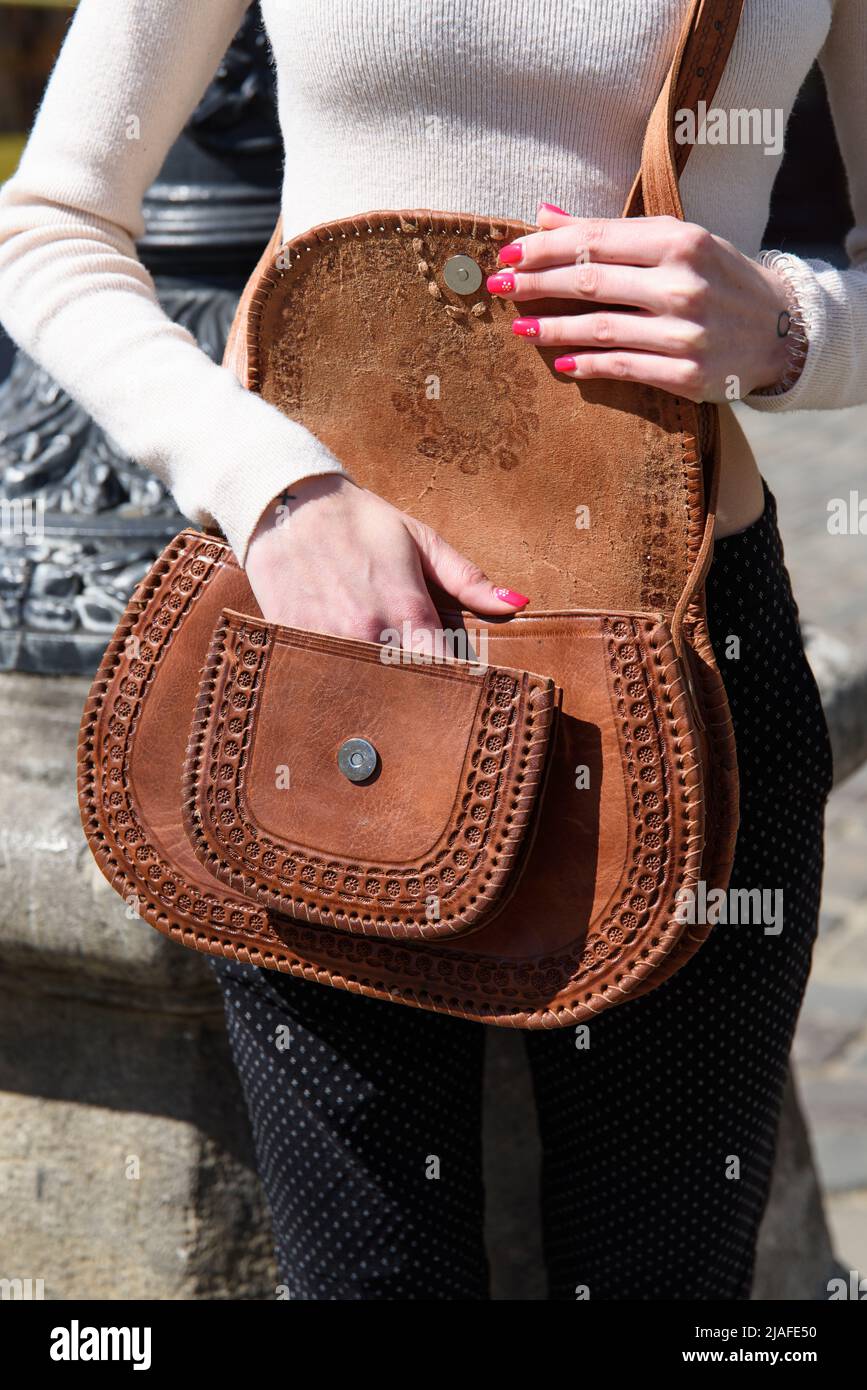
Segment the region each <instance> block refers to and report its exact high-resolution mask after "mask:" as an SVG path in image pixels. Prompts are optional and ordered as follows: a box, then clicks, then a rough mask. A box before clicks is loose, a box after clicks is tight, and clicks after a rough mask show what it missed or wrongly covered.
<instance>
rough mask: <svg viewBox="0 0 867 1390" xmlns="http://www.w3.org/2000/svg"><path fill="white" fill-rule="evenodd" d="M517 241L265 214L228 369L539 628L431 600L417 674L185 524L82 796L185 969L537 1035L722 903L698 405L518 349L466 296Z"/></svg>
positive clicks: (673, 80)
mask: <svg viewBox="0 0 867 1390" xmlns="http://www.w3.org/2000/svg"><path fill="white" fill-rule="evenodd" d="M739 11H740V4H739V3H732V0H720V3H709V2H708V0H698V3H694V4H693V5H692V6H691V9H690V13H689V16H688V20H687V23H686V25H685V27H684V30H683V33H682V36H681V39H680V42H679V44H678V48H677V53H676V56H675V58H674V61H673V63H672V66H671V70H670V72H669V74H668V77H667V79H666V83H665V86H664V88H663V90H662V92H661V94H660V97H659V99H658V101H657V103H656V105H655V107H654V110H653V113H652V115H651V119H650V123H649V126H648V131H647V136H646V139H645V143H644V150H643V157H642V163H641V170H640V173H639V175H638V177H637V179H636V182H635V185H634V187H633V190H632V192H631V194H630V198H629V201H628V204H627V207H626V210H625V211H626V215H630V216H632V215H638V214H641V213H642V212H643V213H645V214H648V215H649V214H661V213H669V214H673V215H675V216H678V217H682V215H683V214H682V209H681V204H680V198H679V194H678V183H677V177H678V172H679V170H680V169H681V168H682V167H683V164H684V163H685V160H686V156H687V154H688V152H689V147H688V146H676V145H675V143H674V141H673V137H672V117H673V113H674V111H675V110H676V109H679V108H682V107H685V106H692V107H695V106H696V104H697V102H698V101H699V100H705V101H709V100H710V99H711V98H712V96H713V92H714V90H715V88H716V82H717V80H718V77H719V74H720V72H721V70H722V67H723V64H724V62H725V58H726V55H727V53H728V49H729V47H730V44H731V41H732V38H733V34H734V29H735V27H736V24H737V20H738V15H739ZM531 230H533V229H532V228H531V227H529V226H527V225H526V224H524V223H520V222H512V221H503V220H501V219H499V218H484V217H480V216H470V215H463V214H455V213H446V212H431V211H401V212H382V213H375V214H370V215H368V216H366V217H358V218H353V219H351V220H345V221H340V222H336V223H331V224H328V225H324V226H319V227H316V228H314V229H313V230H312V231H310V232H308V233H307V234H306V235H305V236H301V237H296V238H294V239H293V240H292V241H290V242H289V243H288V244H286V245H283V244H282V239H281V231H280V227H279V225H278V227H277V229H276V231H275V234H274V237H273V238H272V240H271V243H270V244H269V246H268V247H267V249H266V251H265V253H264V255H263V257H262V259H261V261H260V263H259V265H258V267H257V269H256V271H255V272H254V274H253V276H252V277H251V280H250V282H249V284H248V286H247V288H246V290H245V292H244V295H243V297H242V300H241V304H240V306H239V310H238V315H237V318H236V320H235V324H234V326H233V330H232V334H231V338H230V341H229V344H228V346H227V350H226V357H225V361H226V363H227V365H230V366H231V367H232V368H233V369H234V371H235V372H236V373H237V374H238V375H239V377H240V378H241V380H242V382H243V383H244V384H245V385H246V386H247V388H248V389H249V390H251V391H256V392H259V394H260V395H261V396H262V397H263V398H264V399H265V400H267V401H270V402H272V403H273V404H274V405H275V406H277V407H278V408H279V409H280V410H282V411H284V412H285V413H286V414H287V415H290V416H292V417H293V418H294V419H297V420H299V421H301V422H302V423H303V424H304V425H306V426H307V427H308V428H309V429H310V430H312V431H313V432H314V433H315V434H316V435H318V436H319V437H320V438H321V439H323V440H324V441H325V443H326V444H327V445H329V446H330V447H331V448H332V449H333V451H334V453H335V454H336V455H337V456H338V457H339V458H340V459H341V460H342V461H343V462H344V463H345V465H346V466H347V468H348V470H349V471H350V473H351V474H352V476H353V477H354V478H355V480H356V481H357V482H359V483H361V484H362V485H364V486H366V487H368V488H371V489H372V490H373V491H375V492H377V493H380V494H381V495H383V496H384V497H386V498H388V499H389V500H390V501H391V502H393V503H394V504H395V505H396V506H398V507H400V508H402V509H404V510H406V511H408V512H411V513H412V514H414V515H415V516H416V517H418V518H420V519H421V520H423V521H425V522H427V523H429V524H430V525H431V526H432V527H434V528H435V529H436V530H437V531H438V532H440V533H441V534H442V535H443V536H444V537H446V538H447V539H448V540H449V541H450V542H451V543H452V544H453V545H455V546H456V547H457V548H458V549H459V550H461V551H462V552H464V553H466V554H467V555H470V556H472V557H473V559H474V560H477V561H478V563H479V564H481V565H482V566H483V567H484V569H485V570H486V572H487V573H489V574H494V575H496V574H500V573H503V572H506V570H507V571H508V573H509V575H510V577H511V576H514V578H515V582H516V583H517V584H519V586H520V587H521V588H523V589H524V590H525V592H527V593H529V594H531V595H532V596H533V604H534V607H533V609H532V611H529V612H525V613H521V614H519V615H517V616H515V617H511V618H508V619H506V620H499V621H498V620H493V619H482V618H479V617H476V616H474V615H472V614H469V613H457V612H449V611H448V610H447V609H442V610H441V612H442V622H443V630H444V632H448V633H449V634H451V638H450V641H451V643H452V646H451V648H449V649H448V650H446V651H444V652H441V653H438V652H436V651H432V652H428V653H425V654H417V655H416V658H415V659H412V658H411V657H408V656H407V654H406V653H403V654H401V653H400V651H399V649H397V648H395V647H388V646H379V645H376V644H372V643H367V642H357V641H350V640H345V639H342V638H338V637H332V636H326V635H322V634H319V633H314V632H304V631H297V630H294V629H292V628H287V627H281V626H279V625H276V624H274V623H269V622H265V621H264V620H263V619H262V617H261V615H260V613H259V610H258V608H257V605H256V602H255V599H254V598H253V595H252V593H251V590H250V588H249V585H248V583H247V579H246V577H245V575H244V572H243V571H242V570H241V569H240V568H239V566H238V564H237V562H236V560H235V558H234V556H233V554H232V552H231V550H230V549H229V547H228V546H227V544H226V543H225V541H223V540H222V539H220V538H215V537H214V536H210V535H207V534H203V533H201V532H197V531H195V530H186V531H184V532H182V533H181V535H179V536H178V537H177V538H176V539H175V540H174V541H173V542H172V544H171V545H170V546H169V547H168V548H167V549H166V551H165V552H164V554H163V555H162V556H161V557H160V559H159V560H158V561H157V563H156V564H155V565H154V567H153V569H152V570H151V572H150V574H149V575H148V576H147V577H146V578H145V579H144V580H143V581H142V582H141V584H140V585H139V586H138V588H137V590H136V592H135V594H134V595H133V597H132V599H131V601H130V603H129V606H128V608H127V611H126V613H125V615H124V617H123V620H122V622H121V623H120V625H119V627H118V629H117V633H116V635H115V637H114V639H113V641H112V642H111V644H110V646H109V648H108V650H107V652H106V655H105V658H104V660H103V662H102V665H101V667H100V669H99V672H98V674H97V676H96V679H95V681H94V684H93V689H92V692H91V695H90V698H89V700H88V703H87V706H86V709H85V712H84V718H83V722H82V727H81V737H80V754H79V796H80V804H81V814H82V820H83V824H84V829H85V832H86V834H87V837H88V840H89V842H90V845H91V848H92V850H93V853H94V855H95V857H96V860H97V862H98V864H99V866H100V868H101V869H102V872H103V873H104V874H105V875H106V877H107V878H108V880H109V882H110V883H111V884H112V885H113V886H114V888H115V889H116V890H117V891H118V892H119V893H120V894H122V895H123V896H124V897H125V898H127V900H128V901H131V902H133V903H135V904H136V905H137V907H138V912H139V915H140V916H141V917H143V918H144V919H146V920H147V921H148V922H150V923H151V925H152V926H154V927H156V928H157V929H158V930H159V931H161V932H163V933H164V934H165V935H167V936H170V937H172V938H173V939H175V940H177V941H179V942H181V943H182V944H184V945H186V946H190V947H192V948H194V949H196V950H199V951H204V952H210V953H212V954H215V955H223V956H228V957H231V958H233V959H238V960H242V961H249V962H252V963H253V964H255V965H258V966H264V967H266V968H269V969H275V970H283V971H287V972H289V973H291V974H293V975H296V976H298V977H300V978H303V979H306V980H311V981H318V982H320V983H322V984H327V985H333V986H335V987H337V988H339V989H346V990H350V991H353V992H355V993H360V994H367V995H374V996H376V997H378V998H381V999H391V1000H395V1001H398V1002H400V1003H403V1004H410V1005H414V1006H416V1007H419V1008H424V1009H432V1010H436V1011H439V1012H442V1013H450V1014H455V1015H460V1016H462V1017H464V1018H468V1019H475V1020H480V1021H482V1022H486V1023H495V1024H501V1025H509V1026H513V1027H521V1028H545V1027H553V1026H558V1025H564V1024H574V1023H576V1022H579V1021H581V1020H583V1019H586V1018H588V1017H589V1016H591V1015H592V1014H595V1013H597V1012H599V1011H600V1010H602V1009H605V1008H607V1007H609V1006H610V1005H613V1004H616V1003H618V1002H620V1001H623V1000H628V999H634V998H635V997H636V996H638V995H640V994H642V993H644V992H646V991H647V990H649V989H651V988H652V987H653V986H655V985H657V984H659V983H660V982H662V981H664V980H665V979H666V978H667V977H668V976H669V975H671V973H672V972H673V971H674V970H676V969H677V968H678V967H679V966H681V965H682V964H683V963H684V962H685V961H686V960H688V959H689V957H690V956H691V955H692V953H693V952H694V951H695V950H696V949H697V947H698V946H699V945H700V943H701V941H702V940H703V939H704V937H705V936H706V934H707V931H708V928H707V927H706V926H690V925H688V924H687V923H685V922H683V921H682V920H681V918H682V917H683V916H684V915H685V914H683V913H680V912H678V903H679V901H680V898H679V894H681V893H683V892H684V891H687V892H688V891H690V890H695V889H696V888H697V885H698V883H699V881H700V880H702V879H703V880H705V881H706V883H707V885H708V887H709V888H710V887H724V886H725V885H726V883H727V881H728V875H729V871H730V866H731V861H732V854H733V847H734V839H735V831H736V825H737V771H736V760H735V750H734V742H733V735H732V727H731V720H730V717H729V710H728V705H727V702H726V696H725V691H724V688H723V684H722V681H721V679H720V675H719V671H718V669H717V666H716V663H715V661H714V657H713V652H712V650H711V646H710V642H709V639H708V632H707V625H706V620H705V607H704V579H705V575H706V573H707V569H708V565H709V563H710V560H711V556H712V548H713V531H714V503H715V496H716V487H717V475H718V470H719V430H718V424H717V419H716V410H715V408H713V407H709V406H701V407H699V406H696V405H694V404H692V403H691V402H689V401H687V400H682V399H679V398H677V397H675V396H673V395H669V394H667V393H664V392H661V391H657V390H652V389H650V388H647V387H644V386H636V385H631V384H627V383H620V382H617V381H605V382H594V383H578V382H575V381H571V380H569V379H566V378H563V377H562V376H560V375H559V374H557V373H555V372H554V370H553V366H552V363H553V358H554V356H555V351H554V350H553V349H546V348H533V347H532V346H530V345H528V344H526V343H522V342H518V341H517V340H516V339H515V337H514V335H513V334H512V333H511V332H510V319H511V317H512V316H513V314H514V313H515V309H514V307H513V306H512V305H510V304H508V303H506V302H503V301H501V300H500V299H497V298H493V297H492V296H491V295H489V294H488V292H487V291H486V289H485V277H486V273H487V272H489V271H492V270H494V269H495V268H496V259H497V247H498V246H499V245H500V244H502V243H503V242H504V241H509V240H512V239H514V238H515V237H516V236H519V235H521V234H523V233H526V232H528V231H531ZM564 307H565V306H564V304H563V303H562V302H557V303H548V304H546V303H542V302H539V303H538V304H536V305H529V304H524V305H522V307H521V312H522V313H524V314H534V313H535V314H539V313H551V312H563V311H564ZM374 310H375V311H376V313H377V316H378V321H381V315H382V313H383V310H385V312H386V314H387V322H388V331H387V332H385V333H383V332H380V331H376V332H374V331H371V330H370V326H369V324H368V316H369V315H370V314H371V313H372V312H373V311H374ZM354 345H357V350H355V351H354ZM431 383H435V385H436V389H430V386H431ZM239 466H240V465H239ZM578 518H580V522H581V524H580V525H576V519H578ZM588 523H589V524H588ZM290 525H291V522H290ZM506 558H508V566H506V565H505V563H504V562H505V560H506ZM461 643H465V644H466V645H465V646H461ZM455 646H456V650H457V655H455Z"/></svg>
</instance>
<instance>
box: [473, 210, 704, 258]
mask: <svg viewBox="0 0 867 1390" xmlns="http://www.w3.org/2000/svg"><path fill="white" fill-rule="evenodd" d="M549 220H550V222H551V223H552V224H553V225H552V226H550V227H549V229H548V230H545V231H539V232H528V233H527V235H526V236H522V237H519V238H518V239H517V241H512V242H509V243H508V245H506V246H503V247H501V248H500V253H499V256H500V261H501V262H502V264H503V265H507V266H514V267H515V268H516V269H520V270H540V269H544V268H546V267H548V266H555V265H568V264H574V263H575V261H576V260H578V259H580V260H585V261H598V262H602V263H603V264H606V265H638V266H652V265H659V264H660V262H661V261H663V260H665V259H666V257H667V256H669V255H670V254H671V253H672V250H674V249H676V247H677V245H678V243H679V241H680V240H682V238H683V233H682V229H683V228H684V227H685V226H686V225H687V224H685V223H683V222H680V221H678V219H677V218H675V217H601V218H600V217H592V218H591V217H572V218H568V219H567V218H565V217H563V216H562V215H557V216H556V217H551V218H550V219H549Z"/></svg>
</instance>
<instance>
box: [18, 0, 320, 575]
mask: <svg viewBox="0 0 867 1390" xmlns="http://www.w3.org/2000/svg"><path fill="white" fill-rule="evenodd" d="M246 9H247V0H207V4H203V3H202V0H80V4H79V6H78V9H77V11H76V13H75V16H74V19H73V21H72V23H71V25H70V28H69V30H68V32H67V35H66V39H65V42H64V44H63V48H62V50H61V53H60V56H59V58H58V60H57V63H56V65H55V68H54V71H53V73H52V75H51V79H50V81H49V83H48V86H47V88H46V90H45V95H44V97H43V100H42V104H41V106H40V109H39V112H38V114H37V117H36V120H35V122H34V125H33V128H32V131H31V133H30V136H29V139H28V141H27V144H26V146H25V149H24V152H23V154H22V157H21V162H20V164H19V167H18V169H17V170H16V172H15V174H14V175H13V176H12V178H10V179H9V180H8V181H7V182H6V184H5V185H4V186H3V187H2V189H0V318H2V320H3V323H4V325H5V326H6V329H7V331H8V332H9V335H10V337H11V338H12V339H13V341H14V342H16V343H17V344H18V345H19V346H20V347H21V348H22V349H23V350H24V351H25V352H27V353H29V354H30V355H31V356H32V357H33V358H34V359H35V360H36V361H37V362H38V363H39V364H40V366H42V367H43V368H44V369H45V370H46V371H47V372H49V373H50V374H51V376H53V377H54V378H55V379H56V380H57V381H58V382H59V383H60V385H61V386H62V387H63V388H64V389H65V390H66V391H67V392H68V393H69V394H70V395H71V396H73V397H74V398H75V399H76V400H77V401H78V402H79V403H80V404H81V405H82V407H83V408H84V409H85V410H87V411H88V412H89V414H90V415H92V416H93V418H94V420H96V422H97V423H98V424H99V425H100V426H101V427H102V428H103V429H104V430H105V431H106V432H107V433H108V434H109V435H110V436H111V438H112V439H113V440H114V441H115V442H116V443H117V444H118V445H119V447H120V448H121V449H122V450H124V451H125V452H126V453H128V454H129V455H130V456H131V457H132V458H134V459H135V460H136V461H138V462H139V463H141V464H142V465H143V466H144V467H146V468H148V469H149V470H151V471H152V472H153V473H155V474H156V475H157V476H158V477H159V478H161V479H162V480H163V481H164V482H165V483H166V485H167V486H168V487H169V488H170V490H171V492H172V493H173V495H174V497H175V499H176V501H177V503H178V506H179V507H180V509H181V511H182V512H184V513H185V515H187V516H188V517H190V518H191V519H192V520H193V521H194V522H195V523H196V524H198V525H203V524H208V523H209V522H211V521H216V522H217V523H218V524H219V525H220V526H221V528H222V529H223V531H224V533H225V535H226V537H227V538H228V540H229V542H230V544H231V545H232V547H233V549H234V551H235V553H236V554H237V556H238V559H239V560H240V561H241V562H242V563H243V561H244V559H245V557H246V549H247V543H248V541H249V538H250V535H251V533H252V531H253V529H254V527H255V525H256V522H257V520H258V519H259V517H260V516H261V514H262V512H263V511H264V509H265V507H266V506H267V505H268V503H269V501H271V500H272V499H273V498H274V497H275V496H276V495H277V494H278V493H279V492H280V491H281V490H282V489H283V488H285V487H287V486H289V485H290V484H292V483H295V482H298V481H300V480H301V479H302V478H306V477H310V476H312V475H314V474H319V473H342V472H344V470H343V468H342V467H341V464H340V463H339V461H338V460H337V459H336V458H335V457H334V455H333V454H332V453H331V452H330V451H329V450H328V449H327V448H326V447H325V445H324V444H322V443H321V442H320V441H319V440H318V439H316V437H315V436H314V435H312V434H311V433H310V432H309V431H308V430H306V429H304V427H303V426H301V425H299V424H297V423H296V422H294V421H292V420H289V419H288V418H287V417H286V416H284V415H283V414H281V412H280V411H279V410H277V409H276V407H274V406H272V405H269V404H268V403H267V402H265V401H263V400H261V399H260V398H259V397H258V396H255V395H253V394H251V393H250V392H247V391H245V390H244V388H243V387H242V386H241V385H240V383H239V382H238V381H237V380H236V378H235V377H234V376H233V374H232V373H231V372H230V371H229V370H228V369H226V368H223V367H221V366H218V365H217V364H216V363H214V362H212V361H211V360H210V359H209V358H208V357H207V355H206V354H205V353H204V352H203V351H202V350H201V349H200V348H199V347H198V346H197V344H196V342H195V339H194V338H193V336H192V334H191V333H189V332H188V330H187V329H185V328H182V327H180V326H179V325H177V324H174V323H172V321H171V320H170V319H169V317H168V315H167V314H165V312H164V311H163V310H162V308H161V307H160V305H159V303H158V300H157V295H156V290H155V286H154V283H153V279H152V277H151V276H150V274H149V273H148V271H147V270H146V269H145V267H144V266H143V265H142V263H141V261H140V260H139V259H138V257H137V255H136V250H135V241H136V239H137V238H138V237H140V236H141V235H142V233H143V231H144V219H143V216H142V200H143V195H144V193H145V191H146V189H147V188H148V186H149V185H150V184H151V183H152V182H153V180H154V178H155V177H156V175H157V174H158V173H159V170H160V168H161V166H162V164H163V161H164V159H165V156H166V154H167V153H168V150H169V148H170V147H171V145H172V143H173V142H174V140H175V139H176V138H177V135H178V134H179V132H180V130H181V129H182V127H183V125H184V123H185V121H186V120H187V119H188V117H189V115H190V114H191V112H192V111H193V110H194V108H195V106H196V104H197V102H198V101H199V99H200V98H201V96H202V93H203V92H204V91H205V88H206V87H207V85H208V83H209V81H210V80H211V78H212V77H213V76H214V73H215V72H216V70H217V67H218V65H219V62H220V59H221V58H222V56H223V54H224V53H225V51H226V49H227V47H228V45H229V43H230V42H231V39H232V37H233V35H234V34H235V32H236V30H237V28H238V26H239V25H240V23H241V20H242V18H243V15H244V12H245V11H246ZM205 16H206V17H205Z"/></svg>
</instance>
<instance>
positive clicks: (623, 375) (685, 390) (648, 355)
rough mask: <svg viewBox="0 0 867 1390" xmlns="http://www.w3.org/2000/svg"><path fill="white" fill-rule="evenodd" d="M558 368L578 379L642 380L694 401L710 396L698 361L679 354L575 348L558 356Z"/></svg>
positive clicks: (556, 364) (566, 374) (647, 384)
mask: <svg viewBox="0 0 867 1390" xmlns="http://www.w3.org/2000/svg"><path fill="white" fill-rule="evenodd" d="M554 366H555V368H556V370H557V371H558V372H562V373H563V374H564V375H565V376H571V377H574V378H575V379H576V380H577V381H592V380H594V379H599V378H607V379H609V380H614V381H640V382H643V383H644V385H645V386H656V387H658V388H659V389H660V390H662V391H671V392H672V393H673V394H674V395H676V396H686V397H687V399H688V400H691V401H703V400H705V399H707V395H706V393H707V391H708V390H709V387H708V383H707V381H706V380H705V377H704V373H703V372H702V370H701V368H700V367H699V365H698V364H697V363H696V362H693V361H691V360H689V359H684V358H678V357H660V356H658V355H657V354H656V353H652V352H624V351H622V350H621V349H620V348H616V349H613V350H612V351H611V352H575V353H569V354H567V355H565V356H563V357H558V358H557V360H556V361H555V363H554Z"/></svg>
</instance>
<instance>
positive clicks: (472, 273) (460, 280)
mask: <svg viewBox="0 0 867 1390" xmlns="http://www.w3.org/2000/svg"><path fill="white" fill-rule="evenodd" d="M443 279H444V280H445V282H446V284H447V285H448V287H449V289H450V290H454V292H455V294H475V292H476V290H477V289H478V288H479V285H480V284H481V283H482V268H481V266H479V265H477V264H476V262H475V261H474V260H473V258H472V256H450V257H449V259H448V260H447V261H446V263H445V265H444V266H443Z"/></svg>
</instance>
